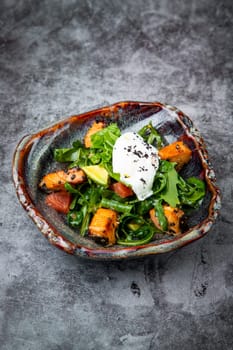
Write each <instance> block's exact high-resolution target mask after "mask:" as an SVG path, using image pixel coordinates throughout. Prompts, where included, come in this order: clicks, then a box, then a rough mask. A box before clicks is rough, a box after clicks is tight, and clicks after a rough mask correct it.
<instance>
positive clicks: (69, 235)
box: [13, 101, 220, 260]
mask: <svg viewBox="0 0 233 350" xmlns="http://www.w3.org/2000/svg"><path fill="white" fill-rule="evenodd" d="M96 119H97V120H103V119H107V120H108V121H111V122H117V123H118V125H119V127H120V128H121V130H123V131H125V130H132V131H137V130H139V129H140V128H141V127H142V126H143V125H146V124H147V123H148V122H149V121H152V123H153V125H154V126H155V127H156V128H157V129H158V131H159V132H160V133H161V134H162V135H163V137H164V140H165V141H166V142H167V143H171V142H173V141H176V140H178V139H179V140H185V142H186V143H187V144H188V145H189V147H190V148H191V149H192V150H193V156H192V160H191V161H190V162H189V164H188V165H186V166H185V167H184V168H183V169H182V176H184V177H189V176H198V177H200V178H202V179H204V180H205V182H206V188H207V192H206V196H205V199H204V201H203V203H202V205H201V207H200V208H199V209H198V210H195V211H193V212H192V214H191V215H190V216H189V217H188V227H189V229H188V230H187V231H186V232H184V233H182V234H180V235H179V236H176V237H174V236H164V237H163V238H162V239H156V240H154V241H152V242H150V243H149V244H146V245H142V246H136V247H124V246H118V245H116V246H113V247H110V248H108V247H103V246H101V245H98V244H97V243H95V242H94V241H93V240H92V239H90V238H88V237H81V236H80V235H79V234H78V232H77V230H76V229H73V228H71V227H69V226H68V224H67V222H66V218H65V217H64V216H63V215H62V214H59V213H57V212H56V211H55V210H53V209H52V208H50V207H48V206H45V205H44V196H45V194H44V193H43V192H42V191H41V190H39V188H38V183H39V181H40V179H41V178H42V176H43V175H44V174H46V173H48V172H51V171H52V170H55V169H56V168H58V167H61V164H59V165H57V164H56V162H55V161H54V159H53V150H54V149H55V148H58V147H69V146H70V145H71V144H72V142H73V141H74V140H76V139H82V138H83V136H84V134H85V132H86V131H87V129H88V128H89V127H90V125H91V124H92V122H93V121H94V120H96ZM13 180H14V185H15V188H16V193H17V196H18V199H19V201H20V203H21V204H22V206H23V207H24V209H25V210H26V211H27V213H28V215H29V216H30V217H31V219H32V220H33V221H34V223H35V224H36V226H37V227H38V228H39V230H40V231H41V232H42V234H43V235H44V236H45V237H46V238H47V239H48V240H49V242H50V243H51V244H53V245H55V246H57V247H58V248H61V249H63V250H64V251H66V252H67V253H70V254H74V255H77V256H81V257H87V258H92V259H101V260H104V259H105V260H111V259H122V258H135V257H143V256H146V255H149V254H160V253H165V252H168V251H171V250H174V249H177V248H180V247H182V246H184V245H186V244H188V243H191V242H193V241H195V240H197V239H199V238H201V237H203V236H204V235H205V234H206V233H207V232H208V231H209V229H210V228H211V226H212V224H213V223H214V221H215V219H216V218H217V215H218V211H219V209H220V194H219V189H218V187H217V186H216V179H215V173H214V170H213V168H212V166H211V164H210V161H209V158H208V154H207V150H206V147H205V144H204V141H203V139H202V138H201V136H200V134H199V132H198V131H197V129H196V128H195V127H194V125H193V123H192V121H191V120H190V118H189V117H188V116H187V115H185V114H184V113H182V112H181V111H180V110H178V109H177V108H174V107H171V106H169V105H165V104H162V103H158V102H153V103H148V102H131V101H126V102H119V103H116V104H113V105H111V106H106V107H103V108H100V109H96V110H94V111H90V112H87V113H84V114H80V115H75V116H71V117H70V118H68V119H65V120H63V121H61V122H59V123H57V124H55V125H53V126H51V127H49V128H47V129H44V130H42V131H39V132H38V133H36V134H33V135H26V136H25V137H24V138H23V139H22V140H21V141H20V142H19V144H18V146H17V148H16V150H15V154H14V159H13Z"/></svg>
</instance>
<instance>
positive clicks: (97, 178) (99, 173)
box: [82, 165, 109, 186]
mask: <svg viewBox="0 0 233 350" xmlns="http://www.w3.org/2000/svg"><path fill="white" fill-rule="evenodd" d="M82 170H83V171H84V172H85V174H86V175H87V177H89V178H90V179H91V180H93V181H94V182H96V183H97V184H99V185H103V186H107V185H108V180H109V175H108V172H107V170H106V169H105V168H104V167H102V166H100V165H87V166H84V167H82Z"/></svg>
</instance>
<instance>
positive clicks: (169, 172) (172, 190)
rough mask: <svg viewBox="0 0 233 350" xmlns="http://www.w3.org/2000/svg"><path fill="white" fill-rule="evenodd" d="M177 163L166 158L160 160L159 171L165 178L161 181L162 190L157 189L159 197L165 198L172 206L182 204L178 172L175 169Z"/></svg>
mask: <svg viewBox="0 0 233 350" xmlns="http://www.w3.org/2000/svg"><path fill="white" fill-rule="evenodd" d="M175 166H176V163H172V162H168V161H166V160H162V161H160V168H159V171H158V173H160V175H159V176H160V178H162V177H161V174H163V180H162V181H161V182H160V184H161V187H160V191H158V190H157V191H155V193H156V194H157V197H158V198H159V199H162V200H164V201H165V202H166V203H168V204H169V205H170V206H171V207H176V206H177V205H179V204H180V200H179V195H178V190H177V185H178V183H179V177H178V173H177V171H176V169H175Z"/></svg>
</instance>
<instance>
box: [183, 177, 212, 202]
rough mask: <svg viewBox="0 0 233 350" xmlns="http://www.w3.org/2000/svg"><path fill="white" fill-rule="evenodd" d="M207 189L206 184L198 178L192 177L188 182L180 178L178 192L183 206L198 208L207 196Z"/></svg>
mask: <svg viewBox="0 0 233 350" xmlns="http://www.w3.org/2000/svg"><path fill="white" fill-rule="evenodd" d="M205 187H206V186H205V182H204V181H202V180H200V179H198V178H196V177H190V178H188V179H187V180H186V181H184V179H182V178H181V177H180V178H179V183H178V190H179V197H180V202H181V204H182V205H187V206H190V207H193V208H196V207H197V206H198V205H199V204H200V201H201V200H202V199H203V197H204V196H205V191H206V189H205Z"/></svg>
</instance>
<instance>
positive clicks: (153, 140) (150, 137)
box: [138, 122, 163, 149]
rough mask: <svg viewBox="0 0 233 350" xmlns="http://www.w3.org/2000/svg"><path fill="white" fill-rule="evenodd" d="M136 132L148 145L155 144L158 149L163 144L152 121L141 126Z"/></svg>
mask: <svg viewBox="0 0 233 350" xmlns="http://www.w3.org/2000/svg"><path fill="white" fill-rule="evenodd" d="M138 134H139V135H140V136H141V137H142V138H143V139H144V140H145V141H146V142H147V143H149V144H150V145H153V144H155V146H156V147H157V148H158V149H160V148H161V147H162V146H163V140H162V137H161V135H160V134H159V132H158V131H157V130H156V129H155V128H154V127H153V125H152V122H150V123H149V124H147V125H145V126H143V127H142V128H141V129H140V130H139V131H138Z"/></svg>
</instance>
